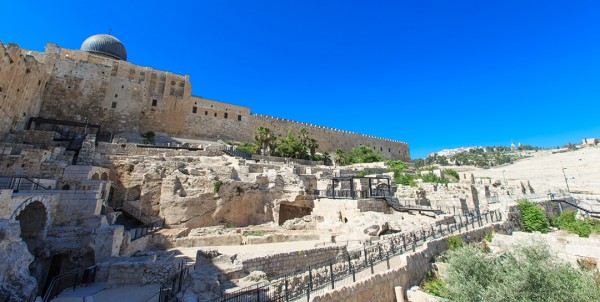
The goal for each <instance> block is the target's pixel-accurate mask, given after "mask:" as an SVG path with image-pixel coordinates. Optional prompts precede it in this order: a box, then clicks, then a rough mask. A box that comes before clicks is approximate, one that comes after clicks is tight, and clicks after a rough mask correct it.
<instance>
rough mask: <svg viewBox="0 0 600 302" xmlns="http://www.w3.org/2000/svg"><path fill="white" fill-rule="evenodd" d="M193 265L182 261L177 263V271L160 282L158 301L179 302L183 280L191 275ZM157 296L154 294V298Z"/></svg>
mask: <svg viewBox="0 0 600 302" xmlns="http://www.w3.org/2000/svg"><path fill="white" fill-rule="evenodd" d="M192 267H193V265H188V264H187V262H181V263H179V264H178V265H177V271H176V272H175V273H174V274H172V275H171V276H170V277H169V278H168V279H167V280H166V281H165V282H163V283H161V284H160V290H159V292H158V302H179V301H180V299H179V298H177V293H179V291H181V288H182V287H183V281H184V280H185V278H186V277H187V276H188V275H189V273H190V269H191V268H192ZM154 297H156V295H154V296H153V297H151V299H152V298H154Z"/></svg>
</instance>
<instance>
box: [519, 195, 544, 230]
mask: <svg viewBox="0 0 600 302" xmlns="http://www.w3.org/2000/svg"><path fill="white" fill-rule="evenodd" d="M517 203H518V207H519V211H520V212H521V216H522V217H523V226H524V229H525V231H526V232H534V231H537V232H542V233H547V232H548V219H546V212H545V211H544V209H542V208H541V207H540V206H538V205H537V204H535V203H533V202H531V201H529V200H527V199H521V200H518V201H517Z"/></svg>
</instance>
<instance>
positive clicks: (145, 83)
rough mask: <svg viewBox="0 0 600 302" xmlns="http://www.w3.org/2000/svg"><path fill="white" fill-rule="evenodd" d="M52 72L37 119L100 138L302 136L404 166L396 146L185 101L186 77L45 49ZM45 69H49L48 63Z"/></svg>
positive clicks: (402, 150) (404, 153)
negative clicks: (89, 129)
mask: <svg viewBox="0 0 600 302" xmlns="http://www.w3.org/2000/svg"><path fill="white" fill-rule="evenodd" d="M45 56H46V61H47V62H52V63H53V64H52V65H53V68H52V73H51V76H50V80H49V81H48V85H46V88H45V90H44V93H43V96H42V97H43V100H44V101H43V104H42V108H41V113H40V116H42V117H47V118H53V119H62V120H72V121H79V122H83V121H85V118H87V119H88V120H89V122H90V123H93V124H100V125H101V126H102V130H103V131H115V132H118V131H140V132H144V131H149V130H152V131H155V132H164V133H168V134H170V135H184V136H192V137H198V138H208V139H223V140H236V141H242V142H252V141H254V134H255V132H256V129H257V128H258V127H260V126H262V127H268V128H270V129H271V130H272V131H273V132H274V133H275V134H276V135H278V136H285V135H286V134H287V132H288V131H289V130H293V131H294V132H295V133H296V134H297V133H299V132H300V130H301V129H302V128H305V129H306V130H308V132H309V134H310V136H312V137H314V138H315V139H316V140H317V141H318V143H319V145H320V147H319V148H318V151H320V152H324V151H328V152H330V153H332V152H334V151H335V149H337V148H341V149H342V150H344V151H346V152H347V151H350V150H351V149H352V148H356V147H358V146H360V145H364V146H368V147H369V148H373V150H377V151H379V152H381V154H382V155H384V156H385V157H387V158H391V159H401V160H404V161H408V160H410V153H409V150H408V145H407V144H406V143H404V142H399V141H394V140H389V139H384V138H379V137H374V136H368V135H363V134H359V133H354V132H349V131H344V130H339V129H333V128H328V127H322V126H317V125H312V124H307V123H301V122H295V121H291V120H286V119H281V118H276V117H270V116H265V115H258V114H251V113H250V108H248V107H244V106H238V105H234V104H228V103H224V102H219V101H214V100H209V99H205V98H202V97H198V96H192V95H191V91H192V85H191V83H190V80H189V76H187V75H186V76H182V75H176V74H173V73H170V72H164V71H159V70H155V69H152V68H149V67H142V66H137V65H134V64H131V63H129V62H125V61H115V60H111V59H106V58H104V57H102V56H98V55H94V54H90V53H87V52H82V51H77V50H69V49H62V48H59V47H58V46H56V45H53V44H48V45H47V48H46V55H45ZM49 65H50V64H49Z"/></svg>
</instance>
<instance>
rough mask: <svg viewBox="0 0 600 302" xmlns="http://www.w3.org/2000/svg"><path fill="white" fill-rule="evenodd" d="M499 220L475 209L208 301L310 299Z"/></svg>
mask: <svg viewBox="0 0 600 302" xmlns="http://www.w3.org/2000/svg"><path fill="white" fill-rule="evenodd" d="M469 214H473V215H469ZM501 220H502V213H500V212H498V211H492V212H486V213H483V214H480V213H478V212H477V211H474V212H469V213H468V214H467V215H460V216H458V219H455V220H454V222H452V223H451V222H450V221H448V220H446V221H445V223H444V222H441V223H440V222H439V223H437V224H431V225H429V226H427V227H423V228H421V229H419V230H415V231H411V232H404V233H397V234H391V235H385V236H383V237H382V239H381V240H380V241H379V242H378V243H377V244H368V245H367V244H365V245H364V246H363V247H362V248H360V249H356V250H351V251H348V252H347V253H346V254H343V255H338V256H337V257H335V258H331V259H329V260H327V261H324V262H321V263H318V264H315V265H311V266H309V267H307V268H304V269H301V270H297V271H296V272H294V273H291V274H286V275H283V276H279V277H275V278H274V279H273V280H271V281H270V282H264V283H259V284H256V285H253V286H250V287H246V288H242V289H239V290H237V291H235V292H231V293H226V294H223V295H222V296H221V297H219V298H216V299H213V300H209V301H208V302H225V301H227V302H237V301H245V302H249V301H304V300H306V301H310V298H311V296H314V295H317V294H320V293H323V292H326V291H328V290H331V289H335V288H336V287H340V286H342V285H346V284H350V283H353V282H356V280H357V278H360V276H359V274H362V275H363V276H364V274H369V273H370V274H374V273H375V270H376V267H382V266H383V268H384V269H390V258H392V257H394V256H397V255H401V254H404V253H406V252H414V251H416V249H417V247H418V246H421V245H423V244H425V243H426V242H427V241H429V240H431V239H438V238H441V237H443V236H447V235H451V234H453V235H458V234H461V233H462V232H467V231H470V230H474V229H475V228H478V227H482V226H484V225H486V224H489V223H493V222H497V221H501Z"/></svg>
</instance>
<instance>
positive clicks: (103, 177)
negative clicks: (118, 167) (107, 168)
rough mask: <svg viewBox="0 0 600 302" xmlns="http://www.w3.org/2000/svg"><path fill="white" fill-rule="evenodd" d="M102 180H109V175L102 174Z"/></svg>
mask: <svg viewBox="0 0 600 302" xmlns="http://www.w3.org/2000/svg"><path fill="white" fill-rule="evenodd" d="M100 179H102V180H108V173H106V172H104V173H102V176H100Z"/></svg>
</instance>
